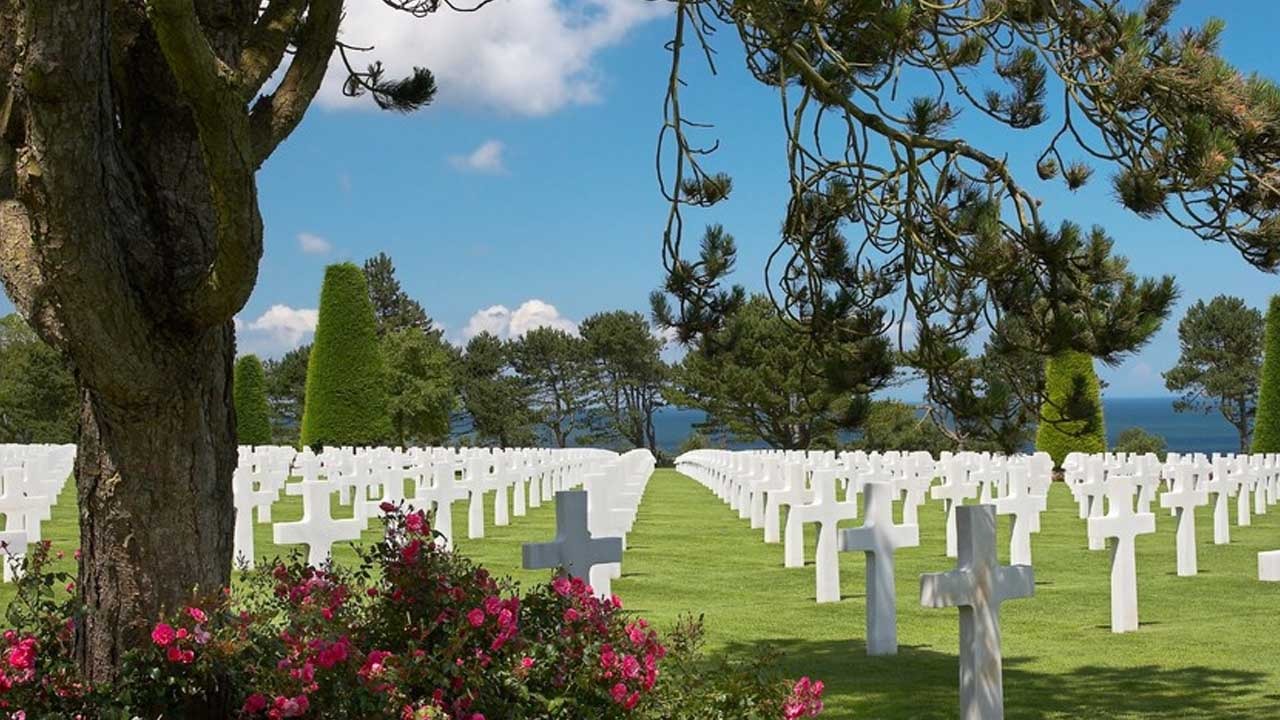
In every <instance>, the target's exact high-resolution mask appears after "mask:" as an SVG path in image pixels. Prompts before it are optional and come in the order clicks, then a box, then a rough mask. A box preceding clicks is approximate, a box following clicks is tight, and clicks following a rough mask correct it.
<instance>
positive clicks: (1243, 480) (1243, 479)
mask: <svg viewBox="0 0 1280 720" xmlns="http://www.w3.org/2000/svg"><path fill="white" fill-rule="evenodd" d="M1227 478H1228V479H1229V480H1230V481H1231V482H1232V484H1234V485H1235V488H1236V527H1249V526H1251V525H1253V515H1252V514H1251V512H1250V507H1249V498H1251V497H1254V496H1256V495H1257V492H1256V489H1257V488H1256V487H1255V483H1256V481H1257V479H1258V476H1257V475H1256V474H1255V473H1254V472H1253V470H1252V468H1251V467H1250V466H1249V458H1247V457H1246V456H1244V455H1237V456H1235V457H1234V458H1232V461H1231V467H1230V468H1228V470H1227Z"/></svg>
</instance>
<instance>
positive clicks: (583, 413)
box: [510, 327, 592, 447]
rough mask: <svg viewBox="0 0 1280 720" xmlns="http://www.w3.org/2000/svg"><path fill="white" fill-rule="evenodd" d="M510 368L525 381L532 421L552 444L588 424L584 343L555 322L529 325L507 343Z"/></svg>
mask: <svg viewBox="0 0 1280 720" xmlns="http://www.w3.org/2000/svg"><path fill="white" fill-rule="evenodd" d="M510 358H511V369H512V370H513V371H514V372H515V373H516V375H517V376H518V377H519V379H520V382H522V383H523V384H524V386H525V390H526V392H527V395H526V398H527V400H528V402H529V411H530V413H531V415H532V417H533V418H534V422H535V423H536V424H537V425H539V426H541V427H542V428H545V429H546V431H547V433H548V434H549V435H550V438H551V441H552V442H553V443H555V445H556V446H557V447H567V446H568V444H569V440H570V437H571V436H572V435H573V433H574V431H575V430H586V429H588V428H590V427H591V423H592V418H591V410H592V407H591V389H592V388H591V364H590V361H589V359H588V357H587V344H586V342H585V341H584V340H583V339H582V338H580V337H575V336H573V335H570V334H569V333H567V332H565V331H564V330H561V329H559V328H552V327H540V328H534V329H533V330H530V331H529V332H527V333H525V334H524V335H523V336H521V337H520V338H518V339H516V340H514V341H512V342H511V345H510Z"/></svg>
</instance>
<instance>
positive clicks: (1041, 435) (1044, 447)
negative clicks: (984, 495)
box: [1036, 350, 1107, 466]
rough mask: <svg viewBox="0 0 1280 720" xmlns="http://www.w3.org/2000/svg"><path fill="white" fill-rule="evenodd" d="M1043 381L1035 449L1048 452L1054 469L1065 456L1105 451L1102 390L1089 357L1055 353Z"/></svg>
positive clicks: (1080, 354)
mask: <svg viewBox="0 0 1280 720" xmlns="http://www.w3.org/2000/svg"><path fill="white" fill-rule="evenodd" d="M1044 382H1045V401H1044V406H1043V407H1042V408H1041V409H1040V427H1039V428H1038V429H1037V431H1036V450H1037V451H1038V452H1047V453H1049V455H1050V457H1052V458H1053V464H1054V465H1056V466H1061V465H1062V461H1063V459H1065V458H1066V457H1067V455H1068V454H1069V453H1073V452H1081V453H1101V452H1106V451H1107V429H1106V425H1105V423H1104V421H1103V415H1102V387H1101V384H1100V383H1099V382H1098V375H1097V373H1095V372H1094V370H1093V358H1091V357H1089V356H1088V355H1087V354H1085V353H1081V352H1072V351H1069V350H1068V351H1065V352H1061V353H1058V354H1057V355H1054V356H1052V357H1050V358H1049V359H1048V360H1047V361H1046V362H1045V366H1044Z"/></svg>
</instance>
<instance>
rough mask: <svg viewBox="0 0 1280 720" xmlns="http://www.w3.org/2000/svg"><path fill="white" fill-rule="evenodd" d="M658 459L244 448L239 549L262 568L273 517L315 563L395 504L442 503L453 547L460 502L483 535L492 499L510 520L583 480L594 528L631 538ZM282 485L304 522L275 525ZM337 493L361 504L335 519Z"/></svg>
mask: <svg viewBox="0 0 1280 720" xmlns="http://www.w3.org/2000/svg"><path fill="white" fill-rule="evenodd" d="M653 466H654V461H653V456H652V455H651V454H650V453H648V451H632V452H630V453H627V454H624V455H619V454H617V453H613V452H610V451H607V450H596V449H569V450H547V449H494V450H490V449H482V448H461V449H454V448H412V449H409V450H407V451H406V450H401V449H399V448H385V447H379V448H325V449H324V450H322V451H321V452H320V453H318V454H317V453H314V452H313V451H311V450H309V449H308V450H303V451H302V452H297V451H295V450H294V449H292V448H282V447H258V448H247V447H246V448H241V454H240V463H239V466H238V468H237V470H236V472H235V475H234V483H233V486H234V490H235V493H234V496H235V503H236V510H237V520H236V533H235V542H236V557H237V559H238V561H239V562H240V563H242V564H245V565H248V566H252V564H253V558H254V548H253V529H254V524H255V520H256V522H257V523H268V524H272V536H273V541H274V542H275V543H276V544H278V545H306V546H307V552H308V562H309V563H311V564H313V565H320V564H323V563H325V562H326V561H327V560H328V559H329V558H330V556H331V554H332V551H333V547H334V546H335V545H336V544H339V543H343V542H353V541H356V540H358V539H359V538H360V537H361V535H362V534H363V533H364V532H365V531H366V530H368V529H369V526H370V521H371V520H372V519H373V518H376V517H377V516H378V515H379V514H380V509H379V508H380V506H381V505H382V504H383V503H386V502H390V503H393V504H399V503H402V502H403V503H404V504H406V505H408V506H409V507H413V508H420V509H428V510H434V513H435V522H434V529H435V530H436V531H437V532H438V533H439V535H440V537H439V539H438V542H439V543H441V544H442V545H444V546H445V547H447V548H449V547H452V545H453V541H454V538H455V535H454V525H455V523H454V516H455V515H456V514H457V508H456V507H455V506H456V505H457V504H458V503H461V502H466V503H467V536H468V537H469V538H483V537H484V534H485V526H486V521H487V517H486V498H491V499H492V505H493V517H492V524H493V525H495V526H505V525H509V524H510V523H511V518H512V516H513V515H514V516H516V517H521V516H524V515H526V514H527V512H528V510H529V508H536V507H539V506H540V505H541V503H542V502H543V500H544V499H546V498H550V497H551V496H552V495H553V494H555V493H557V492H559V491H562V490H567V489H570V488H574V487H578V486H583V487H586V488H587V489H588V490H589V493H588V496H589V498H590V501H591V506H592V520H591V528H590V529H591V532H592V533H594V534H595V535H597V536H610V535H612V536H618V537H622V536H624V535H625V533H626V532H627V531H629V530H630V529H631V525H632V524H633V523H634V520H635V514H636V513H635V511H636V508H637V507H638V505H639V502H640V498H641V497H642V496H643V493H644V488H645V483H647V481H648V478H649V475H651V474H652V471H653ZM294 479H296V480H294ZM282 493H283V494H285V495H294V496H299V497H301V499H302V518H301V519H300V520H298V521H296V522H287V523H286V522H274V523H273V521H272V518H271V512H270V509H271V506H272V505H273V504H274V503H275V502H276V501H277V500H278V499H279V497H280V495H281V494H282ZM335 495H336V496H337V497H338V499H339V502H340V503H341V504H343V505H347V506H350V507H351V512H350V517H347V518H337V517H334V512H333V507H332V499H333V497H334V496H335ZM619 560H620V558H619ZM619 575H620V566H619V565H616V564H614V565H612V566H606V567H603V568H597V570H596V571H595V572H594V573H593V575H592V579H593V585H599V586H600V587H601V588H602V590H601V592H602V593H606V594H607V592H608V590H609V580H610V579H611V578H613V577H618V576H619Z"/></svg>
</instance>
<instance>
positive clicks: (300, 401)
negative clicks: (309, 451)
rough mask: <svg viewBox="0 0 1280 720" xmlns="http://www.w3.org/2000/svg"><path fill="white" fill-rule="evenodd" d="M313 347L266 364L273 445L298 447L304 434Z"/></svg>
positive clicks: (297, 349)
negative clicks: (303, 418) (304, 416)
mask: <svg viewBox="0 0 1280 720" xmlns="http://www.w3.org/2000/svg"><path fill="white" fill-rule="evenodd" d="M310 358H311V345H302V346H299V347H296V348H294V349H292V350H290V351H289V352H287V353H285V354H284V355H283V356H281V357H280V359H278V360H276V359H269V360H267V361H266V362H265V363H263V372H264V373H265V375H266V380H267V404H268V405H269V406H270V408H271V433H272V437H273V438H274V441H275V442H277V443H281V444H285V445H296V444H298V439H299V434H300V431H301V430H302V413H303V407H304V405H305V403H306V398H307V365H308V361H309V360H310Z"/></svg>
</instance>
